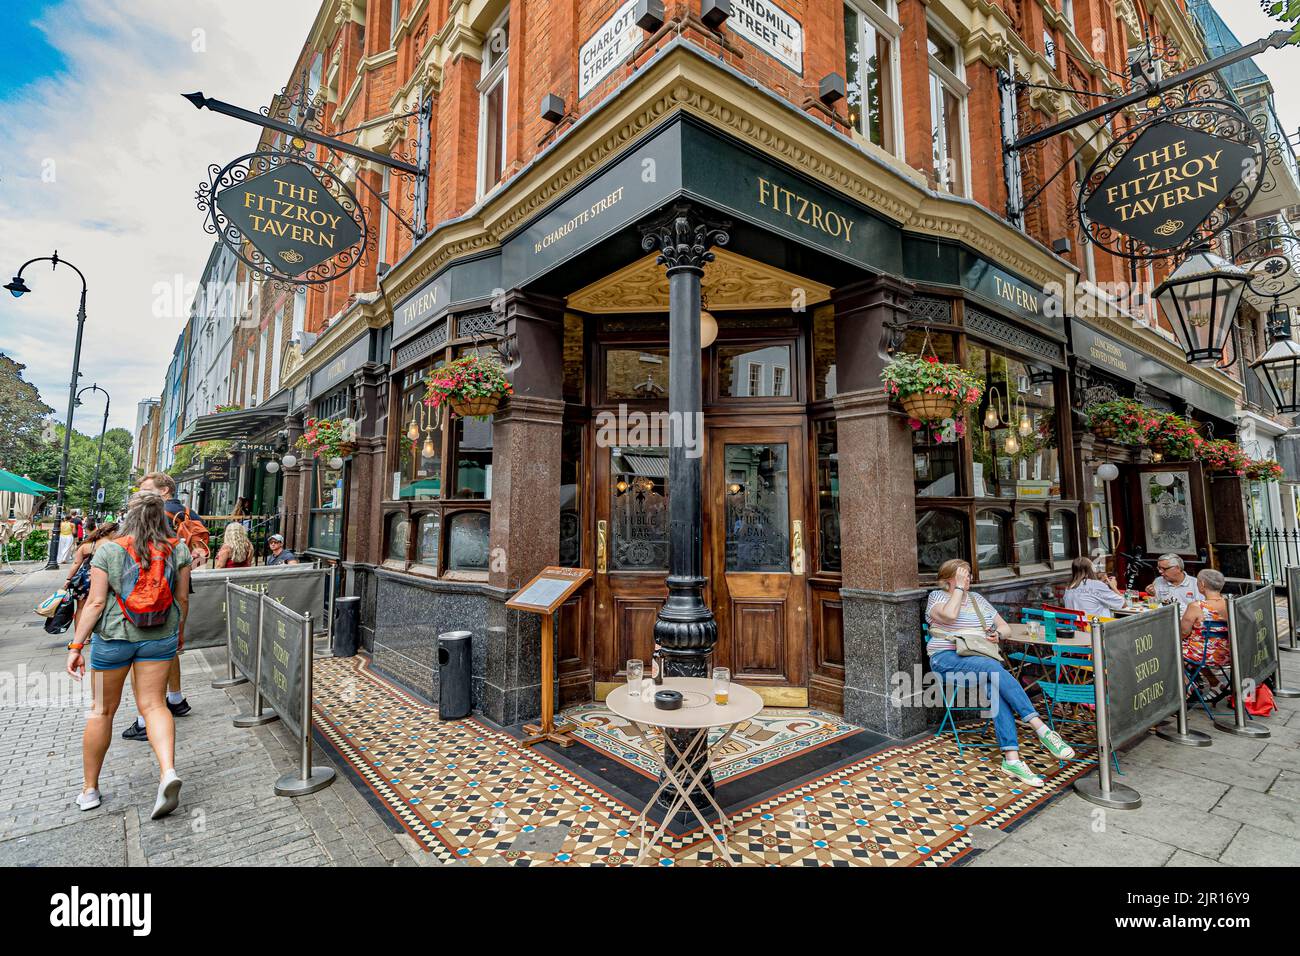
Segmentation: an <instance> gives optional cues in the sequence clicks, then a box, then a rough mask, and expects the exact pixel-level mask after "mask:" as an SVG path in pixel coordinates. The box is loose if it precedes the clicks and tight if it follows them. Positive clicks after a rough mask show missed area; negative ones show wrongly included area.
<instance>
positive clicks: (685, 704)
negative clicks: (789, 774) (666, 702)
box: [605, 677, 763, 864]
mask: <svg viewBox="0 0 1300 956" xmlns="http://www.w3.org/2000/svg"><path fill="white" fill-rule="evenodd" d="M655 690H656V691H661V690H675V691H677V692H679V693H680V694H681V695H682V705H681V707H679V708H678V709H677V710H660V709H659V708H658V707H656V706H655V705H654V701H653V700H650V701H643V700H642V699H641V698H640V697H639V696H635V697H633V696H629V694H628V691H627V687H626V686H623V687H617V688H615V689H614V690H612V691H610V693H609V696H608V697H607V698H606V699H605V706H606V707H608V708H609V709H610V710H611V711H612V712H613V713H615V714H617V715H618V716H619V717H622V718H623V719H624V720H628V721H631V723H632V724H633V726H635V727H636V728H637V730H638V731H639V732H640V733H642V734H645V732H646V731H645V728H646V727H655V728H657V729H658V730H659V732H660V736H661V737H662V738H663V744H664V746H663V751H662V752H661V753H659V754H658V756H659V767H660V769H661V770H662V771H663V780H661V781H660V783H659V786H658V787H656V788H655V792H654V793H653V794H651V795H650V799H649V800H647V801H646V805H645V808H644V809H643V810H642V811H641V813H640V815H639V816H638V817H637V823H638V825H639V828H640V830H639V832H640V849H639V850H638V851H637V862H638V863H639V862H640V861H641V857H642V856H643V855H644V854H645V852H646V850H648V849H650V848H652V847H654V845H655V844H656V843H658V842H659V841H660V840H662V839H663V837H664V835H665V834H666V833H667V832H668V823H669V821H670V820H672V818H673V817H674V816H675V815H676V814H677V813H678V812H679V811H680V810H682V808H683V805H685V806H686V807H689V808H690V810H691V813H693V814H694V815H695V819H696V820H698V821H699V822H700V826H701V827H702V828H703V830H704V832H705V833H707V834H708V835H709V839H711V840H712V841H713V842H714V844H715V845H716V846H717V847H718V850H719V851H720V852H721V853H722V858H723V859H724V860H726V861H727V863H728V864H730V863H731V854H730V853H729V852H728V851H727V831H728V830H729V829H730V827H731V824H730V822H729V821H728V820H727V815H726V813H724V812H723V810H722V807H721V806H719V805H718V801H717V800H715V799H714V798H713V794H711V793H709V792H708V791H707V790H705V789H704V788H702V787H701V788H700V793H702V794H703V795H704V797H705V799H706V800H707V801H708V802H709V803H710V804H712V806H713V809H714V810H715V811H717V814H718V822H717V825H716V826H715V825H714V824H711V823H709V821H708V820H707V819H705V816H704V813H703V812H702V811H701V809H700V807H699V806H697V805H696V802H695V800H694V799H693V798H692V796H691V791H692V790H693V789H694V788H695V787H697V786H699V783H700V781H701V780H703V779H704V774H705V773H706V772H707V771H708V769H709V765H710V763H711V762H712V758H713V754H715V753H717V752H718V751H719V750H721V748H722V747H723V746H725V745H726V742H727V741H728V740H729V739H730V738H731V735H732V733H733V732H734V731H735V729H736V727H737V726H739V725H740V724H742V723H744V722H745V721H747V720H749V719H750V718H752V717H753V716H754V715H755V714H757V713H758V712H759V711H760V710H762V709H763V699H762V698H761V697H759V696H758V694H756V693H754V692H753V691H752V690H750V689H749V688H748V687H742V686H740V685H739V684H736V683H734V682H733V683H732V684H731V688H730V692H729V696H728V700H727V703H726V705H725V706H719V705H717V704H715V703H714V702H713V681H712V680H710V679H708V678H704V677H665V678H664V682H663V684H662V685H656V686H655ZM714 727H723V728H725V729H724V731H723V733H722V736H721V737H719V738H718V739H717V740H716V741H715V742H714V743H712V744H710V743H709V730H710V729H712V728H714ZM670 730H687V731H694V733H693V734H692V735H691V738H690V740H689V741H688V742H687V744H686V746H685V747H684V748H683V749H681V750H678V749H677V746H676V745H675V744H674V743H673V739H672V736H671V735H670V734H669V733H668V731H670ZM701 748H702V749H703V756H704V760H703V761H702V762H701V763H700V766H699V769H698V770H692V769H691V763H692V761H693V760H696V759H698V758H699V757H700V755H701ZM669 784H672V785H673V786H674V787H675V788H676V790H677V793H676V796H675V797H674V798H673V801H672V803H671V804H670V805H669V807H668V809H667V811H666V812H665V813H664V819H663V822H662V823H661V824H660V825H659V826H658V828H657V829H655V831H654V832H653V834H652V836H651V838H650V840H649V842H648V843H647V841H646V838H645V832H646V824H647V821H648V820H649V814H650V808H651V807H653V806H654V803H655V801H656V800H658V799H659V795H660V794H661V793H663V791H664V788H665V787H667V786H668V785H669ZM719 834H721V835H720V836H719Z"/></svg>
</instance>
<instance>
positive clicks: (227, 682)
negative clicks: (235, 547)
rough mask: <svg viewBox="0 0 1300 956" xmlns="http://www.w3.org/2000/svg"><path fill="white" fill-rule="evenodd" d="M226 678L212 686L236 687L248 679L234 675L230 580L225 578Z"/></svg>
mask: <svg viewBox="0 0 1300 956" xmlns="http://www.w3.org/2000/svg"><path fill="white" fill-rule="evenodd" d="M225 601H226V676H225V677H222V678H218V679H217V680H214V681H213V682H212V686H213V687H215V688H216V689H218V690H220V689H221V688H223V687H236V686H238V685H240V684H247V683H248V678H247V677H244V676H243V675H242V674H237V673H235V654H234V645H233V641H234V638H233V637H231V633H230V578H226V598H225Z"/></svg>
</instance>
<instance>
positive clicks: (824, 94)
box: [817, 73, 846, 106]
mask: <svg viewBox="0 0 1300 956" xmlns="http://www.w3.org/2000/svg"><path fill="white" fill-rule="evenodd" d="M845 93H846V90H845V87H844V77H842V76H840V75H839V74H838V73H827V74H826V75H825V76H823V77H822V81H821V82H820V83H818V84H817V98H818V99H819V100H821V101H822V102H823V103H825V104H826V105H827V106H833V105H835V104H836V103H838V102H839V101H840V100H842V99H844V95H845Z"/></svg>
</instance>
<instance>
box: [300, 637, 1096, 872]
mask: <svg viewBox="0 0 1300 956" xmlns="http://www.w3.org/2000/svg"><path fill="white" fill-rule="evenodd" d="M313 690H314V694H313V700H314V705H315V715H316V716H315V724H316V728H317V730H318V732H319V733H320V735H321V736H322V737H323V738H324V740H325V741H327V742H328V744H329V745H330V746H331V747H333V748H334V749H335V750H336V751H337V753H338V756H339V757H340V758H341V759H342V761H343V762H344V763H345V764H346V765H347V766H349V767H350V768H351V769H352V770H353V772H354V773H355V775H356V778H357V779H358V780H359V781H360V782H361V783H362V785H363V786H364V787H367V788H368V789H369V790H370V791H371V793H372V794H373V796H374V798H375V800H376V801H377V802H378V803H379V804H380V805H382V806H383V807H385V808H387V809H388V811H389V812H390V813H392V814H393V817H394V819H395V820H397V821H398V822H399V823H400V825H401V826H402V827H404V828H405V829H406V830H407V831H408V832H409V833H410V834H411V835H412V836H413V837H414V838H415V839H416V840H418V841H419V842H420V843H421V845H423V846H424V847H425V848H427V849H428V850H429V852H431V853H433V854H435V855H436V856H437V857H438V858H439V859H442V860H445V861H452V860H465V861H468V862H473V863H485V862H487V861H489V860H492V859H494V858H498V859H501V860H504V861H505V862H507V863H509V864H512V865H515V866H630V865H633V864H634V863H635V862H636V861H637V849H638V846H639V828H638V825H637V818H638V815H639V813H640V810H641V808H640V807H639V806H633V805H630V804H629V803H627V802H626V801H625V800H623V799H621V798H619V797H617V796H614V795H612V793H611V792H610V791H611V790H613V789H614V788H613V787H609V786H607V785H604V784H603V781H602V780H601V779H600V778H598V777H594V776H593V777H592V778H590V779H589V778H588V776H585V775H580V774H579V773H576V772H574V771H573V770H572V769H570V768H568V767H565V766H562V765H561V764H560V763H559V762H557V761H555V760H552V759H550V758H549V757H547V756H546V755H545V754H542V753H538V752H536V751H533V750H528V749H526V748H524V747H522V746H521V745H520V744H519V742H518V741H517V740H515V739H514V738H513V737H511V736H510V735H509V734H507V733H504V732H502V731H498V730H494V729H492V728H489V727H488V726H487V725H485V724H483V723H482V722H480V721H478V720H476V719H473V718H469V719H466V720H458V721H442V720H439V719H438V716H437V712H436V711H435V709H434V708H432V707H430V706H428V705H426V704H424V703H422V702H420V701H418V700H417V699H415V698H414V697H412V696H411V695H409V694H407V693H406V692H405V691H403V690H401V689H400V688H398V687H396V686H394V685H393V684H390V683H389V682H387V681H385V680H384V679H383V678H381V677H379V676H377V675H376V674H374V673H373V672H371V671H370V669H369V665H368V662H367V661H366V659H365V658H364V657H360V656H359V657H353V658H327V659H323V660H320V661H318V662H317V663H316V670H315V686H314V688H313ZM568 716H569V717H571V718H574V719H576V720H579V721H581V722H582V730H580V731H579V732H580V733H584V732H585V733H586V734H587V736H585V737H584V739H585V740H587V741H588V742H591V743H593V746H598V747H600V748H601V749H603V750H605V751H606V752H608V753H611V754H612V755H615V756H617V754H616V753H615V752H616V751H618V750H620V748H621V750H622V751H623V752H624V755H625V757H626V759H623V760H621V762H623V763H624V764H625V765H627V766H631V767H633V768H634V769H636V770H637V771H638V772H639V773H641V774H643V775H646V776H650V775H652V772H653V766H654V762H653V761H654V756H653V751H652V749H651V748H652V747H653V744H652V743H651V742H648V741H645V740H643V739H640V738H639V736H637V735H635V734H634V733H628V728H624V727H620V726H619V725H618V723H616V722H614V721H610V720H609V719H608V717H610V716H612V715H610V714H609V712H608V711H607V710H605V709H604V708H603V707H600V706H599V705H585V706H584V707H579V708H574V709H572V710H571V711H570V712H569V714H568ZM589 722H590V726H589V725H588V724H589ZM751 729H752V730H753V731H754V732H753V733H752V734H751V735H748V736H747V737H746V738H742V740H741V741H740V742H738V744H737V746H736V747H734V748H731V749H730V750H729V751H728V753H726V754H725V755H724V758H723V760H722V761H720V763H719V765H718V767H716V768H715V771H714V773H715V778H716V779H717V781H718V784H719V786H720V787H722V786H725V785H726V783H727V782H728V781H729V780H731V781H734V780H737V779H739V778H740V777H743V776H744V775H746V774H748V773H752V772H753V771H754V769H756V768H759V767H765V766H772V765H773V764H774V763H778V762H779V761H781V760H784V759H788V758H789V757H790V755H791V754H794V753H799V752H808V751H810V750H815V749H816V748H817V747H818V746H824V745H826V744H827V743H828V742H832V741H835V740H839V739H841V738H843V737H845V736H848V735H851V734H853V733H855V732H856V731H857V728H855V727H853V726H852V725H849V724H845V723H844V722H843V721H840V720H839V719H838V718H836V717H834V716H833V715H830V714H824V713H820V712H816V711H793V710H770V711H764V712H763V713H762V714H761V715H760V716H759V718H756V720H755V721H754V722H753V727H752V728H751ZM963 739H966V733H965V732H963ZM970 739H971V740H974V741H976V742H980V738H978V736H974V735H972V736H971V737H970ZM984 742H987V741H984ZM1035 749H1036V748H1035ZM993 753H996V751H993ZM989 754H990V751H987V750H984V751H980V750H972V749H967V750H966V751H965V753H963V754H958V752H957V747H956V745H955V744H954V742H953V741H952V738H951V737H949V736H944V737H929V738H926V739H924V740H921V741H918V742H916V743H913V744H909V745H907V746H902V747H893V748H889V749H887V750H883V751H880V752H878V753H874V754H871V755H870V756H867V757H865V758H864V759H861V760H856V761H853V762H851V763H849V764H848V765H847V766H843V767H840V768H838V769H835V770H834V771H830V772H826V773H823V774H820V775H814V776H813V777H812V778H811V779H807V780H805V781H804V782H802V783H799V784H798V785H796V786H791V787H788V788H784V789H781V790H780V791H779V792H776V793H774V794H771V795H769V796H767V797H765V798H763V799H761V800H756V801H753V802H751V803H749V804H747V805H744V806H742V807H740V808H739V809H736V810H733V811H732V813H731V822H732V825H733V828H734V829H733V832H732V835H731V836H730V838H729V839H728V841H727V845H728V851H729V853H730V855H731V859H732V862H733V863H735V864H740V865H747V866H944V865H948V864H951V863H953V862H954V861H956V860H959V859H960V858H961V857H962V856H963V855H964V854H965V853H966V852H967V851H969V849H970V848H971V843H970V838H969V835H968V831H969V828H970V827H972V826H974V825H975V824H979V823H983V824H988V825H991V826H996V827H1003V826H1006V825H1007V824H1008V823H1010V822H1012V821H1014V820H1016V819H1017V818H1019V817H1021V816H1023V815H1024V814H1025V813H1027V812H1030V811H1031V810H1033V809H1034V808H1035V807H1038V806H1040V805H1042V804H1043V803H1044V802H1045V801H1046V800H1048V799H1050V798H1051V797H1052V796H1053V795H1054V794H1055V793H1057V792H1059V791H1060V789H1061V788H1062V787H1064V786H1065V785H1066V784H1068V783H1069V782H1070V781H1072V780H1073V779H1074V778H1075V777H1076V776H1078V775H1079V774H1080V773H1083V772H1085V771H1087V770H1088V769H1089V768H1090V765H1089V764H1087V763H1083V762H1079V763H1072V764H1069V765H1067V766H1066V767H1065V768H1059V767H1058V766H1057V765H1056V764H1055V762H1054V761H1050V760H1047V759H1043V758H1042V757H1041V755H1039V754H1036V753H1029V752H1026V759H1028V760H1029V761H1030V762H1031V764H1032V765H1033V766H1034V767H1035V768H1036V769H1037V770H1038V771H1039V772H1040V773H1042V774H1044V775H1045V776H1047V777H1048V781H1049V782H1048V786H1046V787H1043V788H1039V789H1029V788H1026V789H1021V788H1018V787H1014V786H1012V782H1011V781H1010V780H1009V779H1008V778H1006V777H1005V776H1003V775H1002V774H1000V773H999V772H998V770H997V766H996V762H995V760H994V759H993V758H991V757H990V756H989ZM619 792H620V793H621V791H619ZM642 863H643V865H657V866H665V867H670V866H725V865H727V864H726V861H724V860H723V859H722V856H721V853H720V852H719V851H718V849H717V847H716V845H715V844H714V843H713V842H712V841H711V840H710V839H709V837H708V836H707V834H705V833H704V832H703V831H701V830H700V829H698V828H696V829H694V830H691V831H688V832H685V833H683V834H681V835H668V836H666V837H665V839H664V842H663V844H662V845H661V846H658V847H656V848H655V849H654V850H653V851H651V852H650V853H647V854H646V858H645V859H644V860H643V861H642Z"/></svg>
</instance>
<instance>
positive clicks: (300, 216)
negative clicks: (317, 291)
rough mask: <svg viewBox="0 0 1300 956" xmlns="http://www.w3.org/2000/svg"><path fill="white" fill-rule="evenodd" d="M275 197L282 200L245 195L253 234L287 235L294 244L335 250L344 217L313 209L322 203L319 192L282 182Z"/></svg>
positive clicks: (280, 181) (277, 185)
mask: <svg viewBox="0 0 1300 956" xmlns="http://www.w3.org/2000/svg"><path fill="white" fill-rule="evenodd" d="M275 194H276V196H280V197H283V198H280V199H276V198H273V197H271V196H259V195H256V194H255V193H251V192H249V193H245V194H244V208H245V209H247V210H250V212H249V214H248V218H249V220H250V222H251V223H252V225H253V232H263V233H266V234H267V235H270V236H278V237H280V238H284V237H286V236H287V237H288V238H290V239H292V240H293V241H294V242H306V243H310V244H311V245H313V246H321V247H323V248H325V249H333V248H334V243H335V241H336V240H335V237H336V234H337V230H338V227H339V221H340V220H341V219H342V218H343V217H342V216H339V215H337V214H335V213H328V212H325V211H324V210H321V209H313V208H312V207H313V206H315V205H316V204H317V203H318V202H319V201H320V200H319V191H318V190H315V189H308V188H307V187H306V186H295V185H294V184H293V183H287V182H285V181H284V180H282V179H280V180H276V183H275ZM304 223H306V225H303V224H304ZM299 261H301V260H299Z"/></svg>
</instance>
